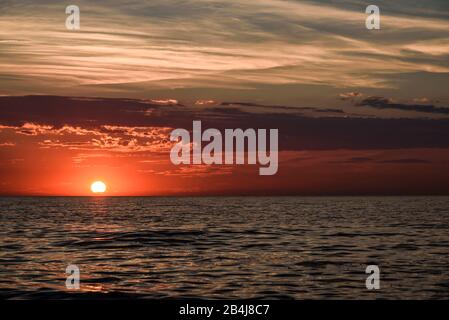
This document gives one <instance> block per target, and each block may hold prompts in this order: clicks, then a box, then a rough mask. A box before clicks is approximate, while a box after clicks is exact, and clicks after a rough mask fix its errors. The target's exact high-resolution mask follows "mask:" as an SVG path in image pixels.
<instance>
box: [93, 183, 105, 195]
mask: <svg viewBox="0 0 449 320" xmlns="http://www.w3.org/2000/svg"><path fill="white" fill-rule="evenodd" d="M90 191H92V192H93V193H104V192H106V184H105V183H104V182H103V181H95V182H93V183H92V184H91V185H90Z"/></svg>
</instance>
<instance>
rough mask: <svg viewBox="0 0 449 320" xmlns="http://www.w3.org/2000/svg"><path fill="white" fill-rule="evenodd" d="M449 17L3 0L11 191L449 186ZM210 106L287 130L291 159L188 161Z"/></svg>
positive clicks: (388, 11)
mask: <svg viewBox="0 0 449 320" xmlns="http://www.w3.org/2000/svg"><path fill="white" fill-rule="evenodd" d="M69 4H73V5H77V6H78V7H79V8H80V19H81V20H80V30H67V29H66V27H65V21H66V18H67V16H68V15H67V14H66V13H65V8H66V6H67V5H69ZM369 4H375V5H377V6H378V7H379V8H380V14H381V29H380V30H368V29H366V27H365V19H366V17H367V14H366V13H365V8H366V7H367V6H368V5H369ZM448 18H449V3H448V2H447V1H445V0H442V1H436V0H431V1H425V2H424V1H405V0H399V1H376V2H375V3H372V2H366V1H352V0H348V1H293V0H290V1H281V0H260V1H243V0H227V1H224V0H207V1H206V0H186V1H180V0H178V1H174V0H152V1H117V0H111V1H73V2H71V3H63V2H61V1H45V0H44V1H38V2H36V1H20V2H19V1H0V176H1V178H2V179H1V180H0V194H4V195H89V194H90V191H89V185H90V183H91V182H92V181H95V180H103V181H105V182H106V183H107V185H108V194H109V195H231V194H244V195H247V194H248V195H272V194H280V195H296V194H299V195H344V194H357V195H358V194H373V195H377V194H401V195H402V194H449V139H448V137H449V119H448V118H449V90H448V84H449V81H448V80H449V19H448ZM193 120H202V121H203V124H204V126H205V127H209V128H218V129H221V130H224V129H225V128H256V129H258V128H266V129H270V128H276V129H278V130H279V161H280V163H279V170H278V173H277V174H276V175H274V176H265V177H264V176H259V175H258V167H257V166H254V165H243V166H229V165H228V166H226V165H182V166H174V165H173V164H172V163H171V162H170V158H169V152H170V148H171V147H172V145H173V144H172V143H171V142H170V140H169V136H170V132H171V131H172V130H173V129H175V128H186V129H190V128H191V127H192V121H193Z"/></svg>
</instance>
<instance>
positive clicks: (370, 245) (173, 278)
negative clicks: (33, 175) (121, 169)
mask: <svg viewBox="0 0 449 320" xmlns="http://www.w3.org/2000/svg"><path fill="white" fill-rule="evenodd" d="M68 267H69V268H68ZM373 268H374V269H373ZM73 270H78V272H79V288H73V286H72V287H70V285H71V284H74V283H75V282H74V281H72V280H70V281H69V282H68V277H72V278H70V279H73V276H76V273H71V272H73ZM372 270H375V271H374V272H373V271H372ZM373 279H375V280H376V281H378V282H377V287H374V288H373V285H372V284H373V283H374V282H373ZM0 297H1V298H4V299H109V298H111V299H116V298H124V299H128V298H129V299H167V298H186V299H190V298H200V299H249V298H251V299H252V298H255V299H447V298H449V197H427V196H422V197H2V198H0Z"/></svg>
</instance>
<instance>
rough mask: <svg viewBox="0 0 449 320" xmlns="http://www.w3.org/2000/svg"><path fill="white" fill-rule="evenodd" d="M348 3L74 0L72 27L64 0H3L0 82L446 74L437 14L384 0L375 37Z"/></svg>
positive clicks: (216, 81) (146, 82) (336, 80)
mask: <svg viewBox="0 0 449 320" xmlns="http://www.w3.org/2000/svg"><path fill="white" fill-rule="evenodd" d="M348 3H350V2H342V4H341V5H339V6H337V5H336V4H335V3H333V2H332V3H328V4H326V3H323V2H297V1H280V0H262V1H254V2H248V1H241V0H236V1H223V0H214V1H183V2H178V1H176V2H175V1H166V0H163V1H162V0H156V1H147V2H137V1H126V2H121V1H115V0H114V1H110V2H107V4H105V3H101V2H94V1H80V2H79V4H78V5H79V6H80V8H81V19H82V20H81V21H82V22H81V30H80V31H78V32H71V31H68V30H65V28H64V22H65V18H66V16H65V13H64V9H65V7H64V5H63V4H62V3H60V4H51V3H48V4H46V5H35V3H34V2H31V1H25V2H23V4H22V5H20V6H19V5H15V4H12V2H10V1H1V2H0V4H1V6H2V12H3V14H2V15H1V19H0V50H1V54H0V68H1V70H2V71H1V72H0V83H1V84H2V87H3V89H2V90H3V91H5V92H6V93H24V92H26V93H33V92H34V93H43V91H44V90H45V88H47V90H50V89H48V88H49V87H51V88H52V89H51V90H54V91H56V92H60V93H64V94H67V93H68V92H70V90H71V88H72V90H75V89H76V90H77V92H78V93H79V92H82V91H85V92H87V91H88V88H95V90H96V91H97V92H104V93H105V94H108V92H109V91H108V90H110V89H108V86H111V85H114V86H117V85H120V86H121V90H124V92H126V93H127V94H133V93H134V92H135V91H136V90H140V91H142V90H145V89H148V88H155V87H156V88H157V87H161V88H174V87H185V88H195V87H222V88H234V89H245V88H251V87H252V86H254V85H255V84H269V85H283V84H324V85H329V86H339V87H341V86H346V87H369V88H381V87H391V86H392V84H391V82H388V81H387V80H388V75H391V74H398V73H413V72H432V73H447V72H449V66H448V65H447V63H445V62H444V61H445V60H446V61H447V56H448V54H449V50H448V39H449V31H448V30H449V22H448V21H447V19H442V18H441V13H440V15H435V16H429V15H427V16H424V15H423V16H408V15H407V13H406V12H405V13H404V14H402V15H400V14H397V11H389V10H388V9H389V6H388V5H387V4H385V5H384V8H383V9H384V10H383V11H382V14H383V15H382V28H383V29H382V30H381V31H380V32H379V33H378V34H377V35H376V34H373V33H370V32H368V31H367V30H366V29H364V20H365V18H366V15H365V13H364V8H363V7H360V8H359V7H356V8H354V6H348V5H347V4H348ZM404 5H410V4H409V3H407V4H406V3H405V2H404ZM392 6H393V5H392ZM395 8H396V7H395ZM30 12H32V13H33V14H32V15H30V14H29V13H30ZM17 25H20V28H17ZM410 35H413V37H411V36H410ZM417 55H419V59H417V58H416V57H417ZM116 90H118V89H116Z"/></svg>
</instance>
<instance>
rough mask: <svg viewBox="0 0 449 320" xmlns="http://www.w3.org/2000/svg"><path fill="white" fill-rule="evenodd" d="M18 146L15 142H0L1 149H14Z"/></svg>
mask: <svg viewBox="0 0 449 320" xmlns="http://www.w3.org/2000/svg"><path fill="white" fill-rule="evenodd" d="M15 145H16V144H15V143H14V142H0V148H1V147H14V146H15Z"/></svg>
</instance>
